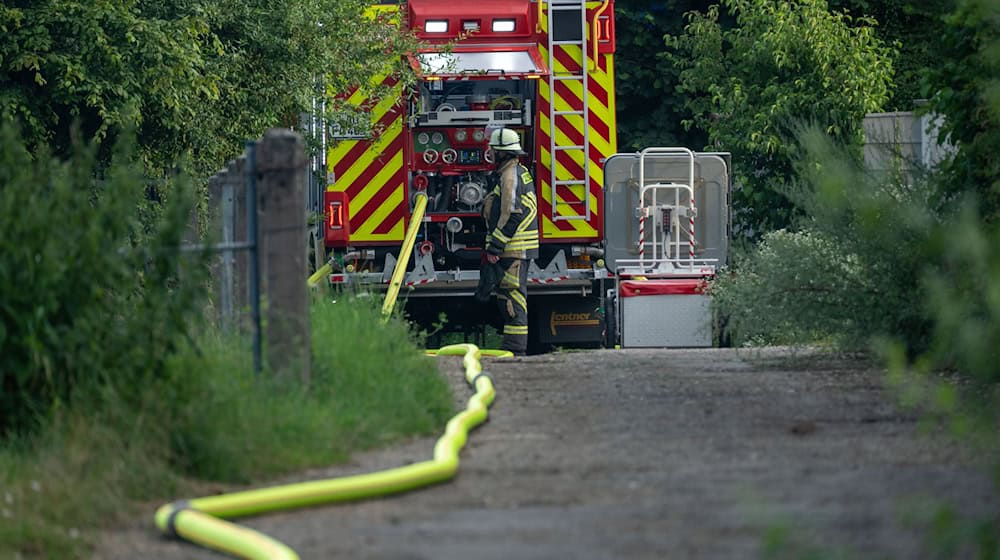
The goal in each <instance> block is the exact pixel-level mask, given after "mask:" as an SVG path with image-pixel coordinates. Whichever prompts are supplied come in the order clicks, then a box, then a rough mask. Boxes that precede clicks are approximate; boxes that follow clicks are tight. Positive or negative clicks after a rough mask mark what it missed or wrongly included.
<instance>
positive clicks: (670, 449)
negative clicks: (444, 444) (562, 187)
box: [97, 349, 1000, 560]
mask: <svg viewBox="0 0 1000 560" xmlns="http://www.w3.org/2000/svg"><path fill="white" fill-rule="evenodd" d="M439 360H440V361H441V369H442V371H443V372H445V373H446V374H447V375H448V377H449V379H451V380H452V382H453V385H454V389H455V394H456V399H457V401H458V402H461V403H462V406H464V402H465V400H466V399H467V398H468V396H469V395H470V394H471V392H470V390H469V388H468V387H467V386H465V384H464V381H463V380H462V372H461V365H460V361H459V359H458V358H453V357H443V358H439ZM486 369H487V370H488V371H489V372H490V373H491V374H492V375H493V377H494V380H495V385H496V388H497V395H498V396H497V400H496V402H495V403H494V405H493V407H492V409H491V410H490V420H489V421H488V422H487V423H486V424H484V425H483V426H481V427H480V428H478V429H477V430H476V431H474V432H473V433H472V434H471V436H470V438H469V443H468V444H467V445H466V448H465V449H464V450H463V452H462V454H461V465H460V470H459V474H458V476H457V477H456V478H455V479H454V480H453V481H451V482H449V483H446V484H443V485H438V486H435V487H431V488H427V489H423V490H419V491H414V492H410V493H407V494H404V495H400V496H394V497H389V498H382V499H375V500H369V501H363V502H358V503H353V504H340V505H332V506H328V507H319V508H313V509H309V510H304V511H294V512H284V513H275V514H270V515H265V516H260V517H257V518H253V519H248V520H244V521H243V522H244V523H245V524H246V525H248V526H251V527H254V528H256V529H259V530H261V531H264V532H265V533H267V534H269V535H271V536H273V537H275V538H277V539H279V540H281V541H283V542H285V543H286V544H288V545H289V546H291V547H292V548H293V549H295V550H296V551H297V552H298V553H299V555H300V556H301V557H302V558H303V559H318V558H323V559H339V558H345V559H347V558H352V559H359V558H360V559H381V560H389V559H392V560H403V559H407V560H410V559H412V560H417V559H456V560H457V559H462V560H467V559H469V558H476V559H513V558H517V559H554V558H579V559H605V558H607V559H612V558H615V559H617V558H629V559H635V558H679V559H702V558H704V559H719V558H741V559H742V558H756V557H761V556H762V550H763V543H764V535H765V534H766V533H767V532H768V531H773V530H775V529H777V528H786V529H789V530H790V532H789V535H791V536H792V538H793V539H794V540H796V541H803V542H807V543H811V544H810V546H817V547H820V548H822V549H825V550H827V551H829V550H834V549H837V550H840V549H842V550H845V551H848V552H849V553H850V557H852V558H897V559H907V560H910V559H919V558H925V557H929V554H925V553H923V552H922V551H923V550H924V547H923V542H922V538H923V537H922V534H921V531H920V530H919V529H917V528H915V527H912V526H911V527H907V526H905V524H904V523H902V522H901V519H902V518H903V517H904V514H907V513H909V514H913V513H918V512H919V511H918V509H917V508H916V506H915V505H914V504H916V503H918V502H917V500H918V499H919V498H921V497H923V496H938V497H947V498H949V499H951V500H953V501H954V503H956V504H957V505H958V506H959V508H960V510H962V511H964V512H968V513H973V514H975V513H979V514H982V513H984V512H987V511H993V512H996V511H1000V502H998V500H997V498H996V494H995V493H994V492H993V489H992V486H991V484H990V481H989V479H988V477H987V476H986V474H985V472H984V471H982V470H981V469H979V468H978V467H977V466H976V465H974V464H973V463H972V462H971V461H969V460H967V459H966V458H963V455H964V454H963V453H961V451H960V450H959V449H957V448H956V447H955V446H954V445H951V444H949V443H947V442H946V441H944V440H943V439H942V438H940V437H932V436H929V435H921V433H920V429H919V426H918V423H917V422H916V419H915V418H914V417H912V416H910V415H907V414H904V413H901V412H900V411H899V410H898V409H897V408H896V407H894V406H893V405H892V400H891V398H890V397H889V396H888V395H887V392H886V391H885V390H884V389H883V386H882V383H881V376H880V374H879V372H877V371H875V370H873V369H870V368H868V367H866V366H865V365H864V364H862V363H858V362H852V361H849V360H842V359H834V358H829V357H824V356H791V355H789V354H788V352H786V351H782V350H769V351H767V352H765V353H757V352H754V353H749V352H746V351H743V352H739V351H736V350H732V349H710V350H615V351H612V350H599V351H587V352H569V353H554V354H547V355H542V356H532V357H528V358H519V359H511V360H490V361H488V362H487V364H486ZM434 440H435V438H425V439H420V440H417V441H411V442H407V443H405V444H401V445H398V446H394V447H393V448H391V449H386V450H382V451H377V452H368V453H364V454H359V455H357V456H356V457H355V458H354V459H353V460H352V461H351V462H350V463H349V464H346V465H341V466H338V467H334V468H329V469H323V470H317V471H314V472H308V473H303V474H301V475H299V476H297V477H293V478H291V479H289V480H290V481H291V480H304V479H314V478H326V477H334V476H343V475H347V474H355V473H359V472H368V471H371V470H377V469H381V468H390V467H395V466H400V465H404V464H407V463H410V462H415V461H420V460H424V459H427V458H430V456H431V451H432V447H433V443H434ZM151 518H152V511H150V512H149V516H148V519H141V520H137V521H136V522H135V523H134V525H133V526H130V527H123V528H121V529H119V530H117V531H113V532H110V533H108V534H107V535H106V538H105V539H104V543H103V545H102V547H101V548H100V550H99V551H98V555H97V557H98V558H101V559H105V560H124V559H126V558H129V559H131V558H139V557H142V558H147V557H155V558H161V559H168V560H169V559H182V558H183V559H199V558H206V559H209V558H221V556H219V555H217V554H215V553H212V552H208V551H203V550H200V549H198V548H197V547H194V546H192V545H189V544H186V543H181V542H177V541H172V540H169V539H166V538H163V537H161V536H159V534H158V533H157V532H156V531H155V529H154V528H153V527H152V523H151Z"/></svg>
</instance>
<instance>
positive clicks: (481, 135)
mask: <svg viewBox="0 0 1000 560" xmlns="http://www.w3.org/2000/svg"><path fill="white" fill-rule="evenodd" d="M472 139H473V140H475V141H476V142H482V141H483V140H486V133H485V132H484V131H482V130H476V131H475V132H473V133H472Z"/></svg>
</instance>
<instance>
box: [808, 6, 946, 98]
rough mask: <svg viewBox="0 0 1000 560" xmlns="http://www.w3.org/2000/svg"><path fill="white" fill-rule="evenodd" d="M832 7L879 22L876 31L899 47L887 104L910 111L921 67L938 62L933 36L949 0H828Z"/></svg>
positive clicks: (917, 92) (937, 32)
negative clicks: (893, 83) (892, 85)
mask: <svg viewBox="0 0 1000 560" xmlns="http://www.w3.org/2000/svg"><path fill="white" fill-rule="evenodd" d="M828 2H829V4H830V8H831V9H833V10H844V11H847V13H849V14H851V16H853V17H855V18H860V17H865V18H870V19H872V20H875V21H876V22H878V25H877V26H876V27H875V34H876V35H877V36H878V37H879V39H881V40H882V42H883V43H885V44H887V45H892V46H893V47H895V48H897V49H898V52H897V53H896V56H895V57H893V69H894V70H895V76H894V80H893V81H894V82H895V88H894V89H893V91H892V97H891V99H890V100H889V102H888V103H887V105H886V109H887V110H890V111H912V110H914V109H915V108H916V107H917V102H918V100H922V99H925V98H926V96H925V94H924V93H922V91H921V73H922V71H923V69H924V68H930V67H933V66H935V65H937V63H938V61H940V60H941V53H940V52H938V51H937V50H936V49H935V41H934V40H932V38H936V37H939V36H940V35H941V33H942V32H943V31H944V22H943V20H942V18H943V16H944V15H945V14H946V13H947V12H948V10H949V9H950V7H951V4H952V2H951V0H919V1H917V0H828Z"/></svg>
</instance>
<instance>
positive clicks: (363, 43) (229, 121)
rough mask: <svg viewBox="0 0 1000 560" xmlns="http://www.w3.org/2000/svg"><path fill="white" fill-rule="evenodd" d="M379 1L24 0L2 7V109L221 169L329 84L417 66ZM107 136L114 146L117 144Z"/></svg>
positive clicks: (149, 156) (53, 135)
mask: <svg viewBox="0 0 1000 560" xmlns="http://www.w3.org/2000/svg"><path fill="white" fill-rule="evenodd" d="M369 4H371V2H370V1H368V0H288V1H285V2H272V1H270V0H249V1H243V0H240V1H237V0H171V1H166V2H164V1H160V0H157V1H152V0H126V1H124V2H106V1H101V2H76V1H74V0H13V1H10V2H5V3H4V5H3V6H2V7H0V31H2V33H0V116H2V117H3V118H4V119H5V120H16V121H18V122H19V123H21V126H22V129H23V130H24V135H25V137H26V139H27V140H28V141H29V143H31V144H32V145H41V144H42V143H49V144H51V145H52V146H53V149H54V150H55V151H56V153H57V154H62V155H65V154H68V153H69V150H70V145H71V142H70V134H69V131H70V127H71V126H72V125H73V123H74V122H77V123H78V125H79V126H80V129H81V131H82V133H83V136H84V138H87V139H89V138H94V139H97V140H103V139H105V138H110V137H112V136H114V134H115V133H116V131H118V130H121V129H122V128H123V127H127V126H131V127H134V128H136V129H137V131H138V132H137V135H138V136H137V138H138V142H139V149H140V154H141V155H142V157H143V158H144V159H145V161H146V163H147V165H148V166H150V167H152V168H156V169H169V168H170V166H171V165H173V162H174V160H175V159H176V158H177V156H179V155H181V154H190V156H191V158H192V160H193V162H194V164H195V167H196V169H197V170H199V171H200V172H203V173H206V174H207V173H210V172H212V171H214V170H215V169H217V168H218V167H219V166H220V165H221V164H222V163H223V162H224V161H225V160H226V159H228V158H229V157H232V156H233V155H234V154H236V153H238V152H239V151H240V150H241V149H242V142H243V141H245V140H247V139H250V138H256V137H258V136H259V135H260V134H261V133H262V131H263V130H264V129H265V128H267V127H270V126H289V125H297V124H298V122H299V115H300V113H301V112H303V111H310V110H313V109H314V108H313V104H312V102H313V100H315V99H316V98H317V97H318V96H320V95H322V94H325V88H326V87H328V86H329V87H335V88H342V87H344V86H345V84H357V83H365V82H366V81H367V79H368V77H369V76H371V75H376V74H379V73H381V74H390V73H396V74H399V75H400V77H404V76H405V75H406V72H407V67H406V65H405V64H403V62H402V60H401V59H400V57H399V54H400V53H402V52H404V51H405V50H408V49H410V48H412V44H413V41H412V39H411V38H410V37H407V36H405V35H404V34H401V33H400V32H399V30H398V28H396V27H395V26H393V25H392V23H391V22H390V21H389V20H388V19H386V18H378V17H376V18H372V17H369V16H366V15H365V11H366V8H367V6H368V5H369ZM111 144H112V143H110V142H108V143H105V148H104V151H103V155H104V157H105V158H106V156H107V155H108V154H109V153H110V147H109V146H110V145H111Z"/></svg>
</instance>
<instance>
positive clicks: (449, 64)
mask: <svg viewBox="0 0 1000 560" xmlns="http://www.w3.org/2000/svg"><path fill="white" fill-rule="evenodd" d="M416 56H417V60H419V61H420V69H421V70H422V71H423V72H424V74H428V75H435V74H466V73H473V74H486V73H487V72H493V73H494V74H496V75H497V76H498V77H499V76H502V75H505V74H529V73H538V72H542V71H543V70H542V69H541V68H537V67H536V66H535V61H534V60H532V58H531V54H529V53H528V51H527V50H523V51H500V52H461V51H459V52H450V53H444V52H438V53H420V54H418V55H416ZM501 71H502V73H501Z"/></svg>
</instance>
